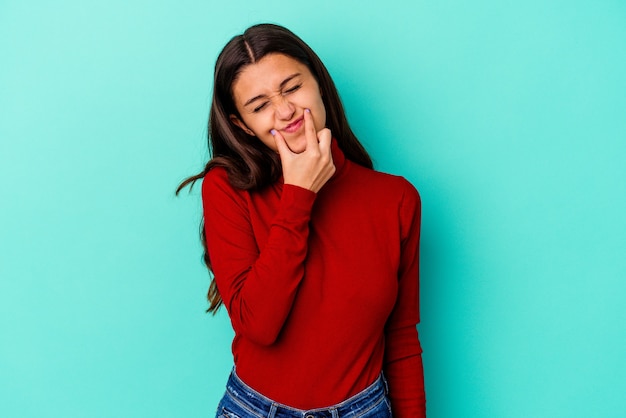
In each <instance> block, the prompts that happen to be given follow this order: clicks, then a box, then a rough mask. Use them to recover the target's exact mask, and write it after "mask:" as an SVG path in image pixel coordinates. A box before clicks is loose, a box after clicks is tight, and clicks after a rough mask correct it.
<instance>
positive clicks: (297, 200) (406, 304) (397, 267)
mask: <svg viewBox="0 0 626 418" xmlns="http://www.w3.org/2000/svg"><path fill="white" fill-rule="evenodd" d="M209 147H210V149H211V151H212V159H211V160H210V161H209V162H208V164H207V165H206V167H205V169H204V170H203V171H202V172H201V173H199V174H198V175H196V176H193V177H190V178H189V179H187V180H185V181H184V182H183V183H182V184H181V186H180V187H179V191H180V189H181V188H182V187H184V186H186V185H187V184H189V183H193V182H195V181H196V180H199V179H203V184H202V200H203V207H204V224H203V225H202V227H201V229H202V236H203V243H204V244H205V249H206V251H205V261H206V264H207V266H208V267H209V269H210V270H211V271H212V272H213V275H214V279H213V281H212V283H211V287H210V289H209V295H208V297H209V301H210V308H209V311H212V312H215V311H216V310H217V309H218V308H219V307H220V305H221V304H222V303H223V304H224V305H225V307H226V309H227V310H228V314H229V316H230V319H231V322H232V325H233V329H234V331H235V338H234V340H233V344H232V350H233V356H234V363H235V368H234V369H233V372H232V373H231V376H230V378H229V380H228V383H227V390H226V393H225V395H224V398H223V399H222V401H221V402H220V405H219V406H218V410H217V416H218V417H222V416H224V417H241V418H246V417H274V416H276V417H362V418H373V417H390V416H391V413H392V411H393V416H395V417H407V418H415V417H422V416H425V398H424V384H423V371H422V360H421V348H420V344H419V341H418V336H417V331H416V324H417V323H418V322H419V312H418V266H419V257H418V251H419V232H420V200H419V195H418V193H417V191H416V190H415V188H414V187H413V186H411V185H410V184H409V183H408V182H407V181H406V180H404V179H403V178H401V177H396V176H391V175H388V174H383V173H379V172H375V171H373V170H372V162H371V160H370V158H369V156H368V154H367V152H366V151H365V150H364V148H363V147H362V146H361V144H360V143H359V142H358V140H357V138H356V137H355V135H354V133H353V132H352V130H351V129H350V127H349V125H348V122H347V120H346V117H345V114H344V110H343V107H342V105H341V102H340V99H339V95H338V93H337V90H336V88H335V86H334V83H333V81H332V79H331V77H330V75H329V74H328V72H327V70H326V68H325V67H324V65H323V64H322V62H321V61H320V59H319V58H318V57H317V55H316V54H315V53H314V52H313V51H312V50H311V49H310V48H309V46H308V45H306V44H305V43H304V42H303V41H302V40H301V39H300V38H298V37H297V36H296V35H294V34H293V33H291V32H290V31H288V30H287V29H285V28H283V27H280V26H276V25H269V24H263V25H256V26H252V27H250V28H248V29H247V30H246V31H245V32H244V33H243V35H240V36H236V37H234V38H233V39H232V40H231V41H230V42H228V44H227V45H226V46H225V47H224V49H223V50H222V52H221V54H220V55H219V57H218V59H217V63H216V66H215V79H214V93H213V102H212V106H211V111H210V116H209Z"/></svg>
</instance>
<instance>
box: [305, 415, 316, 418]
mask: <svg viewBox="0 0 626 418" xmlns="http://www.w3.org/2000/svg"><path fill="white" fill-rule="evenodd" d="M304 418H315V417H314V416H313V415H307V416H306V417H304Z"/></svg>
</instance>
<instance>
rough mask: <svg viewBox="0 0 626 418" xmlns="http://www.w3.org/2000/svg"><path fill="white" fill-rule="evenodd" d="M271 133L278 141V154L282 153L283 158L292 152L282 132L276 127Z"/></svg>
mask: <svg viewBox="0 0 626 418" xmlns="http://www.w3.org/2000/svg"><path fill="white" fill-rule="evenodd" d="M270 133H271V134H272V136H273V137H274V141H275V142H276V149H277V150H278V154H279V155H280V158H281V160H282V159H283V158H285V157H286V156H287V155H289V154H292V152H291V149H289V146H288V145H287V142H286V141H285V138H284V137H283V136H282V134H281V133H280V132H278V131H277V130H276V129H272V130H271V131H270Z"/></svg>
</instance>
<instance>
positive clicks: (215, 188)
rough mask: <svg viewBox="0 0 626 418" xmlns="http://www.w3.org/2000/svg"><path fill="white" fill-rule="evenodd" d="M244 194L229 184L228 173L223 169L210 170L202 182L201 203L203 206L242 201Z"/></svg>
mask: <svg viewBox="0 0 626 418" xmlns="http://www.w3.org/2000/svg"><path fill="white" fill-rule="evenodd" d="M244 193H245V191H243V190H240V189H237V188H235V187H233V186H232V185H231V184H230V181H229V179H228V173H227V172H226V169H224V168H223V167H214V168H212V169H211V170H209V171H208V172H207V173H206V174H205V175H204V179H203V180H202V201H203V202H204V204H205V206H206V205H207V203H209V202H210V201H224V200H232V201H242V200H244V197H243V195H244Z"/></svg>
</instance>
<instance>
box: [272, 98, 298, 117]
mask: <svg viewBox="0 0 626 418" xmlns="http://www.w3.org/2000/svg"><path fill="white" fill-rule="evenodd" d="M274 107H275V109H276V117H278V118H279V119H282V120H289V119H291V117H292V116H293V114H294V112H295V108H294V107H293V105H292V104H291V103H289V100H287V98H286V97H280V96H279V97H277V98H276V101H275V103H274Z"/></svg>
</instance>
